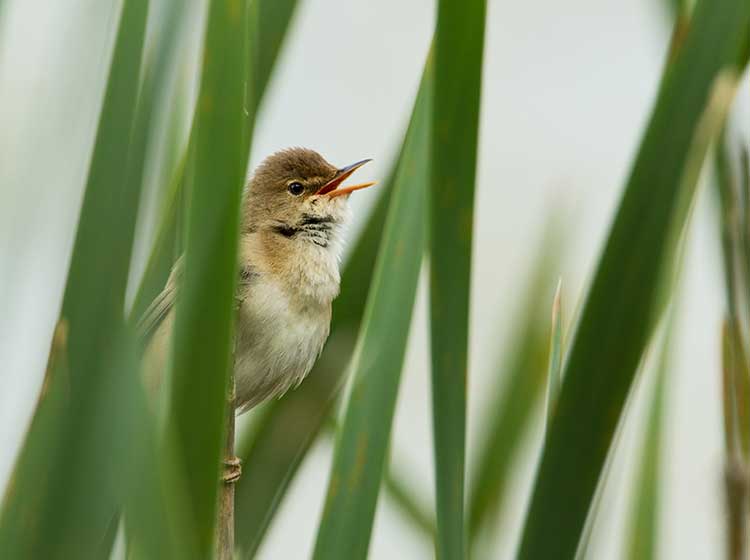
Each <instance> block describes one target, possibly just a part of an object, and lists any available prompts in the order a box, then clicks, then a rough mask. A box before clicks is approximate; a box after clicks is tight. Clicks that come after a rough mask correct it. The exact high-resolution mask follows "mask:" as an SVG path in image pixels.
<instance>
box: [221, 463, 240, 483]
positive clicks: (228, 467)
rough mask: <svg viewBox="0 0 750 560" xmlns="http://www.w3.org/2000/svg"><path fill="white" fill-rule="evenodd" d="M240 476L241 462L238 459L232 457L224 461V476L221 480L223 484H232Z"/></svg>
mask: <svg viewBox="0 0 750 560" xmlns="http://www.w3.org/2000/svg"><path fill="white" fill-rule="evenodd" d="M240 476H242V461H241V460H240V459H239V457H232V458H231V459H226V460H225V461H224V474H223V475H222V477H221V479H222V480H223V481H224V483H225V484H234V483H235V482H237V481H238V480H239V479H240Z"/></svg>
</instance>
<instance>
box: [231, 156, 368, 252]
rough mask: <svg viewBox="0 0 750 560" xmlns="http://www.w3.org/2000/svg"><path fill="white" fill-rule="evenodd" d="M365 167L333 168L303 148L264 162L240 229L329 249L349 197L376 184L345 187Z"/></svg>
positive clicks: (250, 191)
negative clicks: (257, 231)
mask: <svg viewBox="0 0 750 560" xmlns="http://www.w3.org/2000/svg"><path fill="white" fill-rule="evenodd" d="M368 161H370V160H369V159H365V160H362V161H358V162H357V163H354V164H352V165H347V166H346V167H342V168H337V167H336V166H334V165H331V164H330V163H328V162H327V161H326V160H325V159H323V156H321V155H320V154H319V153H317V152H315V151H313V150H308V149H305V148H290V149H287V150H282V151H280V152H277V153H275V154H273V155H271V156H269V157H267V158H266V159H265V160H264V161H263V162H262V163H261V164H260V165H259V166H258V167H257V169H256V170H255V173H254V174H253V177H252V179H251V180H250V183H249V186H248V190H247V193H246V199H245V204H244V216H243V217H244V228H245V229H246V230H248V231H254V230H265V231H271V232H274V233H277V234H279V235H281V236H283V237H287V238H290V239H291V238H297V239H302V240H307V241H311V242H313V243H316V244H318V245H321V246H328V243H329V242H330V241H331V237H332V236H333V235H334V234H335V231H336V230H337V229H338V227H339V226H341V225H342V224H343V223H344V222H345V221H346V218H347V216H348V209H347V199H348V198H349V195H350V194H351V193H352V192H354V191H356V190H360V189H364V188H367V187H369V186H372V185H374V184H375V183H372V182H370V183H360V184H356V185H344V184H343V183H344V181H346V179H348V178H349V176H350V175H351V174H352V173H354V172H355V171H356V170H357V169H359V168H360V167H362V166H363V165H364V164H366V163H367V162H368Z"/></svg>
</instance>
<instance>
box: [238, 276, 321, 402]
mask: <svg viewBox="0 0 750 560" xmlns="http://www.w3.org/2000/svg"><path fill="white" fill-rule="evenodd" d="M288 288H289V287H288V286H285V285H283V284H281V283H280V282H279V281H278V280H277V279H274V278H268V277H263V276H261V277H259V278H257V279H256V280H255V281H254V282H253V284H252V285H251V286H249V287H248V291H247V296H246V297H244V298H243V300H242V304H241V306H240V309H239V312H238V318H237V331H236V336H237V339H236V349H235V384H236V393H237V400H238V406H239V407H240V408H242V409H248V408H250V407H252V406H254V405H255V404H258V403H260V402H262V401H264V400H266V399H267V398H270V397H272V396H277V395H281V394H283V393H284V392H285V391H287V390H288V389H289V388H291V387H293V386H295V385H297V384H298V383H300V382H301V381H302V379H303V378H304V376H305V375H306V374H307V373H308V372H309V371H310V369H311V368H312V366H313V364H314V363H315V360H316V359H317V357H318V355H319V353H320V351H321V350H322V348H323V345H324V344H325V341H326V339H327V338H328V333H329V329H330V320H331V304H330V301H329V302H327V303H325V302H323V303H321V302H320V301H317V300H316V299H311V298H307V297H300V296H299V295H298V294H295V293H294V291H292V292H291V293H290V291H289V289H288Z"/></svg>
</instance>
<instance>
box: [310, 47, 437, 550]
mask: <svg viewBox="0 0 750 560" xmlns="http://www.w3.org/2000/svg"><path fill="white" fill-rule="evenodd" d="M422 80H423V82H422V86H421V87H420V93H419V95H418V96H417V100H416V102H415V104H414V111H413V113H412V120H411V123H410V125H409V130H408V132H407V134H406V140H405V141H404V148H403V153H402V155H401V159H400V162H399V166H398V169H397V171H396V178H395V181H394V187H393V196H392V200H391V205H390V208H389V211H388V217H387V219H386V223H385V228H384V230H383V238H382V241H381V244H380V250H379V252H378V261H377V264H376V267H375V273H374V278H373V281H372V287H371V289H370V293H369V295H368V297H367V307H366V308H365V314H364V319H363V322H362V330H361V331H360V335H359V340H358V342H357V349H356V350H355V353H354V357H353V359H352V365H351V370H352V375H353V381H352V390H351V394H350V396H349V402H348V404H347V408H346V414H345V418H344V423H343V426H342V428H341V431H340V432H339V434H338V438H337V442H336V450H335V453H334V459H333V467H332V469H331V478H330V481H329V484H328V493H327V496H326V503H325V508H324V510H323V516H322V519H321V522H320V528H319V530H318V537H317V541H316V543H315V552H314V554H313V557H314V558H317V559H325V560H334V559H336V558H346V559H351V558H365V557H367V550H368V547H369V542H370V535H371V532H372V522H373V519H374V517H375V506H376V504H377V498H378V491H379V489H380V484H381V480H382V477H383V466H384V464H385V458H386V451H387V448H388V442H389V439H390V433H391V424H392V422H393V412H394V409H395V405H396V396H397V393H398V385H399V381H400V378H401V368H402V365H403V358H404V354H405V352H406V342H407V339H408V334H409V327H410V326H411V312H412V308H413V304H414V297H415V294H416V290H417V280H418V279H419V271H420V265H421V263H422V254H423V252H424V234H425V231H424V230H425V223H424V208H425V189H426V187H427V182H428V173H429V164H428V162H429V141H430V115H431V111H430V110H431V106H430V101H431V86H432V83H431V80H432V76H431V73H430V62H429V61H428V62H427V65H426V67H425V74H424V77H423V79H422ZM384 348H387V349H388V351H387V352H384V351H383V349H384Z"/></svg>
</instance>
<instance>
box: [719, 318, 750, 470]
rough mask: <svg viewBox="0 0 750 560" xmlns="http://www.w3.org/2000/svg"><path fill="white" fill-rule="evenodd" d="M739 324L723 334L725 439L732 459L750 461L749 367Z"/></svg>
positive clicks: (729, 325)
mask: <svg viewBox="0 0 750 560" xmlns="http://www.w3.org/2000/svg"><path fill="white" fill-rule="evenodd" d="M741 337H742V335H741V334H740V330H739V326H738V324H737V322H736V321H734V320H732V319H727V320H726V321H725V322H724V328H723V331H722V370H723V379H724V383H723V387H724V426H725V440H726V444H727V450H728V454H729V456H730V457H735V456H741V457H744V458H745V460H746V461H749V462H750V368H748V361H747V355H746V354H745V351H744V348H743V343H742V338H741Z"/></svg>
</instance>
